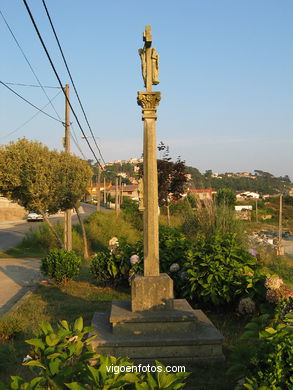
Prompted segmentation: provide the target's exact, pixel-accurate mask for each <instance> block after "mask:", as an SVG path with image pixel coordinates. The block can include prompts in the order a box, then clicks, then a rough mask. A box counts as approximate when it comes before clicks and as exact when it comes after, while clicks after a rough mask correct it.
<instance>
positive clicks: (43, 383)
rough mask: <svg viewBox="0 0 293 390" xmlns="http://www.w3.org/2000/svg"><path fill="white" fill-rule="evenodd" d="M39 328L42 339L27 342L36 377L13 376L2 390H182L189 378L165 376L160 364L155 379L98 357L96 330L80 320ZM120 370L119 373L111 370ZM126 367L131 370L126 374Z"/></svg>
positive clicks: (121, 360)
mask: <svg viewBox="0 0 293 390" xmlns="http://www.w3.org/2000/svg"><path fill="white" fill-rule="evenodd" d="M40 327H41V331H40V336H39V337H38V338H34V339H30V340H27V341H26V342H27V343H28V344H30V345H32V347H33V350H32V352H31V355H32V356H33V358H32V357H31V356H27V357H26V362H25V363H24V364H23V365H25V366H28V367H30V368H31V369H32V370H33V373H34V374H35V376H36V377H35V378H34V379H32V380H31V381H30V382H25V381H24V380H23V379H22V378H21V377H17V376H13V377H12V380H11V383H10V384H9V385H8V386H7V385H5V384H3V383H0V389H1V390H7V389H11V390H21V389H23V390H33V389H35V390H41V389H42V390H45V389H46V390H49V389H50V390H53V389H54V390H65V389H71V390H96V389H121V390H123V389H129V390H131V389H133V390H135V389H136V390H149V389H165V390H172V389H178V390H179V389H182V388H183V387H184V380H185V379H186V377H187V376H188V375H189V374H188V373H178V374H168V373H165V372H163V371H164V366H163V365H162V364H161V363H159V362H156V366H157V368H158V367H160V368H161V369H160V370H158V371H157V373H156V375H154V376H152V375H151V374H150V373H148V374H147V375H145V374H141V373H138V372H136V370H133V372H130V371H131V366H132V365H133V363H131V362H130V361H128V360H127V359H126V358H123V357H119V358H115V357H113V356H101V355H99V354H96V353H95V352H94V351H93V350H92V347H91V345H90V344H89V341H90V340H91V338H92V337H88V332H91V331H93V329H92V328H89V327H84V326H83V320H82V318H81V317H80V318H78V319H77V320H75V322H74V324H73V325H70V324H68V322H67V321H60V323H59V324H58V329H57V330H56V331H54V329H53V328H52V326H51V325H50V324H49V323H48V322H44V323H41V324H40ZM93 337H95V336H93ZM93 360H95V361H96V363H95V364H93ZM118 366H119V368H120V369H119V372H116V370H111V369H109V367H115V368H116V367H118ZM126 366H127V367H130V369H128V370H126ZM159 371H161V372H159Z"/></svg>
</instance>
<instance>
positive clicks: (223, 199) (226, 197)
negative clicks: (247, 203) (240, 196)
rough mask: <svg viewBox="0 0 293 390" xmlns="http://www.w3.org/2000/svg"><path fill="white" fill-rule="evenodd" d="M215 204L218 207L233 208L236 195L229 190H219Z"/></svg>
mask: <svg viewBox="0 0 293 390" xmlns="http://www.w3.org/2000/svg"><path fill="white" fill-rule="evenodd" d="M216 202H217V205H218V206H228V207H234V206H235V202H236V195H235V192H234V191H233V190H231V189H230V188H221V189H219V191H218V192H217V196H216Z"/></svg>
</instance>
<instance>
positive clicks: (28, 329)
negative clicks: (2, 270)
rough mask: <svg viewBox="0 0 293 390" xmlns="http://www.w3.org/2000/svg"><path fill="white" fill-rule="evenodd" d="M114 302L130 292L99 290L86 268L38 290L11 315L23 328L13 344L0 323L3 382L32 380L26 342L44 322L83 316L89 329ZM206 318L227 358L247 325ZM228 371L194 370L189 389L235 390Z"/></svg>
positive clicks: (222, 367) (217, 368) (213, 316)
mask: <svg viewBox="0 0 293 390" xmlns="http://www.w3.org/2000/svg"><path fill="white" fill-rule="evenodd" d="M113 299H130V290H129V288H127V287H125V288H119V289H118V288H117V289H115V288H110V287H98V286H96V285H95V284H94V283H93V282H92V281H91V277H90V275H89V272H88V268H87V267H83V268H82V272H81V274H80V277H79V280H78V281H71V282H69V283H68V284H66V285H53V284H48V283H46V284H43V285H40V286H39V287H37V289H36V290H35V291H34V292H33V294H32V295H31V296H30V297H29V298H27V299H26V300H25V301H24V302H23V304H22V305H21V306H20V307H19V308H18V309H17V310H16V311H15V312H13V313H11V314H10V315H9V317H10V318H12V319H13V321H14V322H16V323H17V324H20V325H21V331H20V332H18V333H17V334H16V335H15V336H14V337H13V338H12V340H10V341H8V342H3V339H2V343H1V321H0V381H1V380H2V381H3V380H5V381H7V380H8V378H9V376H10V375H20V376H22V377H24V378H26V379H29V378H30V371H29V369H28V368H26V367H23V366H21V362H22V360H23V358H24V357H25V356H26V355H27V354H29V351H30V346H29V345H28V344H26V343H25V342H24V340H25V339H29V338H32V337H34V335H35V334H36V333H37V331H38V324H39V323H40V322H41V321H50V322H51V323H52V324H54V323H56V322H57V321H59V320H62V319H66V320H68V321H73V320H74V319H76V318H77V317H79V316H80V315H81V316H82V317H83V318H84V322H85V324H86V325H89V324H90V322H91V319H92V316H93V313H94V312H95V311H106V310H108V309H109V308H110V305H111V301H112V300H113ZM207 315H208V316H209V317H210V319H211V320H212V321H213V322H214V324H215V325H216V326H217V327H218V328H219V329H220V330H221V331H222V333H223V334H224V336H225V339H226V341H225V345H224V352H225V354H226V355H228V354H229V351H230V350H231V347H232V346H233V345H234V344H235V343H236V341H237V339H238V337H239V335H240V334H241V333H242V331H243V327H244V325H245V322H241V321H239V318H237V317H233V316H231V315H225V314H222V313H221V314H213V313H211V312H208V313H207ZM4 318H5V317H4ZM226 369H227V364H226V363H222V364H216V365H213V366H208V367H207V366H201V365H196V366H193V367H192V370H191V372H192V375H191V376H190V378H189V380H188V386H187V389H194V390H229V389H231V390H232V389H233V383H231V381H230V379H229V378H228V377H226V375H225V371H226Z"/></svg>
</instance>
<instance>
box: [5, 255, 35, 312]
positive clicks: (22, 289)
mask: <svg viewBox="0 0 293 390" xmlns="http://www.w3.org/2000/svg"><path fill="white" fill-rule="evenodd" d="M39 268H40V260H39V259H0V315H1V314H3V313H4V312H5V311H7V310H9V309H10V308H11V306H13V305H14V304H15V303H16V302H17V301H18V300H19V299H20V298H21V297H22V296H23V295H24V294H25V293H26V292H27V291H29V290H30V289H31V287H32V286H34V284H35V283H36V282H37V281H39V280H41V277H42V275H41V272H40V270H39Z"/></svg>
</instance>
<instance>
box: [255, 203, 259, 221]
mask: <svg viewBox="0 0 293 390" xmlns="http://www.w3.org/2000/svg"><path fill="white" fill-rule="evenodd" d="M255 220H256V222H258V208H257V199H255Z"/></svg>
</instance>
